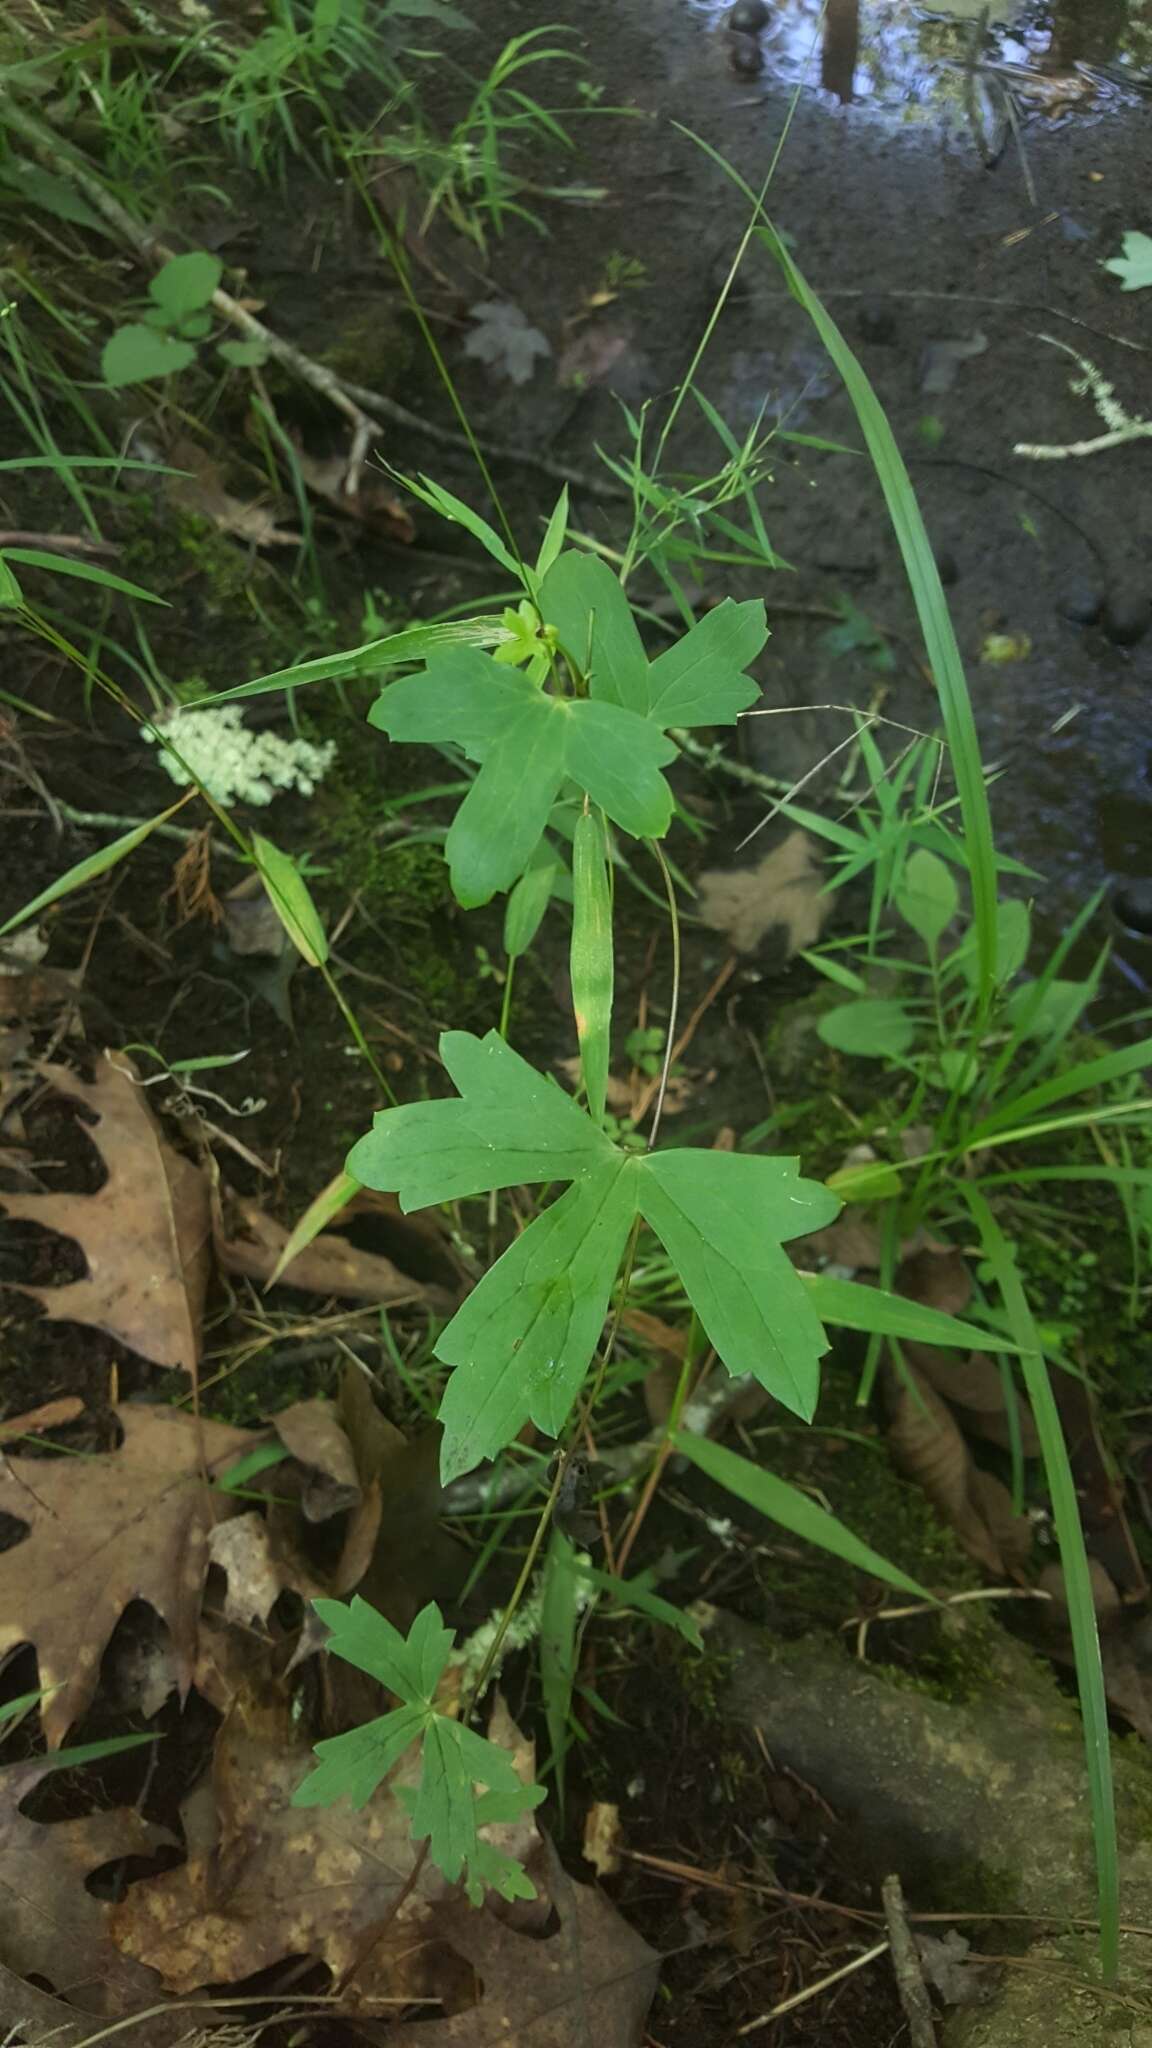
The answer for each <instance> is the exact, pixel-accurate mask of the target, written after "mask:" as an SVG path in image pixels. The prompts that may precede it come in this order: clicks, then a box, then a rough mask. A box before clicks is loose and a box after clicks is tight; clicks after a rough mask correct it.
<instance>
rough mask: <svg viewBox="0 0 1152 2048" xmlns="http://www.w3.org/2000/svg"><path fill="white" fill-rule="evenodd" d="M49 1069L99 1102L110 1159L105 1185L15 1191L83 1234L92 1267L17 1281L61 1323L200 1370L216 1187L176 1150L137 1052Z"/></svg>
mask: <svg viewBox="0 0 1152 2048" xmlns="http://www.w3.org/2000/svg"><path fill="white" fill-rule="evenodd" d="M37 1075H38V1078H39V1079H40V1080H41V1081H42V1082H44V1083H46V1084H47V1085H48V1086H49V1087H51V1088H53V1089H55V1090H57V1091H58V1092H59V1094H61V1095H63V1096H66V1097H68V1098H70V1099H71V1100H73V1101H75V1102H78V1103H79V1104H81V1105H82V1107H83V1108H84V1109H86V1110H87V1111H89V1112H90V1114H91V1115H92V1117H93V1118H94V1121H93V1123H92V1124H91V1125H90V1126H88V1127H87V1135H88V1137H89V1138H90V1139H91V1141H92V1143H93V1144H94V1145H95V1147H96V1150H97V1151H98V1152H99V1154H100V1157H101V1159H102V1160H103V1162H104V1165H105V1166H106V1168H107V1172H108V1177H107V1179H106V1180H105V1182H104V1185H103V1186H102V1187H100V1188H98V1189H97V1191H96V1193H95V1194H92V1195H83V1194H38V1193H37V1194H32V1193H28V1192H22V1193H20V1194H5V1195H4V1196H3V1197H2V1199H3V1204H4V1208H5V1209H6V1211H7V1213H8V1215H9V1216H15V1217H19V1218H20V1219H21V1220H23V1221H25V1222H31V1223H38V1224H41V1225H43V1226H44V1227H45V1228H46V1229H48V1230H55V1231H57V1232H59V1234H60V1235H61V1236H63V1237H70V1238H73V1239H74V1240H75V1241H76V1243H77V1244H78V1245H79V1246H80V1249H81V1250H82V1252H83V1254H84V1259H85V1263H86V1265H87V1268H88V1272H87V1276H86V1277H85V1278H84V1279H83V1280H71V1281H65V1282H63V1283H62V1284H61V1285H60V1286H57V1287H32V1286H28V1285H25V1284H23V1283H21V1282H16V1281H9V1282H8V1283H7V1284H8V1285H9V1286H19V1288H20V1291H21V1292H22V1293H24V1294H29V1295H31V1296H32V1297H33V1299H34V1300H36V1301H39V1302H40V1303H41V1304H42V1305H43V1307H44V1309H45V1311H46V1313H47V1315H48V1316H49V1317H50V1318H51V1319H52V1320H54V1321H67V1322H78V1323H91V1324H92V1325H93V1326H94V1327H95V1328H96V1329H98V1330H105V1331H107V1333H108V1335H109V1336H111V1337H115V1338H116V1339H117V1341H118V1342H119V1343H121V1344H125V1345H127V1347H128V1348H129V1350H131V1351H135V1352H138V1353H139V1355H140V1356H141V1357H142V1358H146V1359H149V1360H150V1361H151V1363H152V1364H153V1365H158V1366H165V1367H168V1368H170V1369H177V1368H179V1369H182V1370H183V1371H184V1372H187V1373H190V1374H195V1371H196V1364H197V1359H198V1356H199V1349H200V1322H201V1316H202V1314H203V1308H204V1294H205V1289H206V1287H207V1281H208V1264H209V1228H208V1191H207V1187H206V1184H205V1180H204V1175H203V1174H202V1172H201V1170H200V1168H199V1167H197V1166H194V1165H193V1164H192V1163H191V1161H189V1160H187V1159H185V1158H184V1156H183V1155H182V1154H181V1153H179V1152H176V1151H174V1150H173V1149H172V1147H171V1146H170V1145H169V1144H168V1143H167V1142H166V1140H165V1139H164V1137H163V1136H162V1134H161V1132H160V1128H159V1125H158V1124H157V1122H156V1120H155V1118H154V1117H153V1115H152V1111H151V1109H150V1108H149V1106H148V1101H147V1097H146V1096H145V1094H144V1091H143V1089H142V1088H140V1087H139V1086H138V1084H137V1082H136V1080H135V1078H134V1072H133V1069H132V1067H131V1064H130V1062H129V1061H128V1060H127V1058H126V1056H125V1055H123V1054H119V1055H118V1056H117V1059H116V1060H115V1061H113V1060H112V1059H110V1058H109V1057H108V1056H107V1054H104V1055H103V1056H102V1057H101V1059H100V1060H99V1062H98V1063H97V1067H96V1074H95V1078H94V1080H93V1081H91V1082H87V1081H82V1080H81V1079H80V1077H79V1075H78V1074H74V1073H73V1072H71V1070H70V1069H69V1068H67V1067H59V1066H42V1067H39V1068H38V1069H37Z"/></svg>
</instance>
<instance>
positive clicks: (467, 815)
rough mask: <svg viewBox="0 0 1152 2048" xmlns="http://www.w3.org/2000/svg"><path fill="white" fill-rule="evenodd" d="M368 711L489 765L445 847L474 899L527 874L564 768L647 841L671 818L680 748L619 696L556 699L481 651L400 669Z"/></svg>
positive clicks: (383, 722)
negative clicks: (670, 768) (673, 766)
mask: <svg viewBox="0 0 1152 2048" xmlns="http://www.w3.org/2000/svg"><path fill="white" fill-rule="evenodd" d="M561 559H563V557H562V558H561ZM369 718H370V722H371V723H372V724H373V725H375V726H377V727H378V728H379V729H380V731H382V732H386V733H387V734H388V735H389V737H390V738H391V739H393V740H398V741H413V740H417V741H418V740H423V741H428V742H430V743H432V744H433V745H442V744H444V743H445V742H446V741H450V740H451V741H455V743H456V744H457V745H458V746H461V747H463V748H464V751H465V752H466V753H467V754H469V755H470V756H471V758H472V759H473V760H477V761H480V762H481V763H482V766H481V769H480V773H479V775H478V776H477V777H476V780H475V782H474V783H473V785H472V788H471V789H470V790H469V792H468V795H467V796H466V797H465V799H464V802H463V803H462V804H461V806H460V809H459V810H458V811H457V813H456V816H455V818H454V819H453V821H452V826H451V829H450V831H449V833H448V839H447V843H446V847H445V851H446V853H447V855H448V861H449V865H450V868H451V873H452V887H453V890H454V892H455V895H456V898H457V900H458V901H459V902H460V903H462V904H464V905H465V906H466V907H467V908H470V909H474V908H476V907H477V906H478V905H479V904H481V903H487V902H488V901H489V900H490V899H491V897H493V896H494V895H495V894H496V892H497V890H499V889H508V888H511V886H512V884H513V882H515V881H516V879H517V877H518V876H519V875H520V874H522V873H523V871H524V869H525V867H526V866H527V864H528V860H529V858H530V856H531V855H532V853H533V851H534V850H535V848H536V846H537V845H538V844H539V840H540V835H541V833H542V832H543V830H544V827H545V825H546V824H547V822H548V817H549V814H550V812H551V809H552V806H553V803H554V802H555V800H556V795H557V792H558V790H559V788H560V785H561V783H562V782H563V780H564V778H565V776H570V777H571V778H572V779H573V781H575V782H576V783H578V784H579V786H580V788H581V789H583V790H586V791H587V792H588V794H589V795H590V796H591V797H592V799H593V800H594V802H596V803H598V804H599V805H600V806H601V808H602V809H603V810H605V811H607V813H608V815H609V817H610V818H612V819H613V820H614V821H615V822H616V824H618V825H620V826H621V827H622V828H623V830H624V831H625V832H631V833H633V834H635V835H636V837H638V838H659V837H660V836H661V835H662V834H663V833H664V832H666V831H667V829H668V826H669V824H670V822H671V818H672V792H671V790H670V789H669V787H668V784H667V782H666V781H665V780H664V777H663V775H662V774H661V773H660V770H661V768H663V767H665V766H666V765H667V764H668V762H670V761H673V760H674V759H675V758H676V748H675V745H674V744H673V742H672V741H671V740H669V739H666V738H665V736H664V734H663V733H662V732H660V731H659V729H658V728H657V727H656V726H654V725H652V724H650V723H649V721H648V720H646V719H643V718H640V717H638V716H637V715H636V714H635V713H634V712H631V711H624V710H621V708H620V706H619V705H617V704H604V703H594V702H592V701H590V700H583V701H574V700H572V699H569V698H563V697H547V696H545V695H544V693H543V691H542V690H540V689H539V688H538V687H537V685H536V684H535V683H533V682H531V681H530V680H529V678H528V677H527V676H525V675H521V674H518V673H517V672H516V671H515V670H513V669H509V668H505V667H502V666H501V664H500V663H499V662H496V661H493V660H491V659H490V658H489V657H488V656H487V655H484V654H481V653H479V652H478V651H477V650H475V649H468V648H460V649H456V650H455V651H453V652H451V653H448V654H445V655H443V656H441V657H440V658H438V659H437V660H434V661H432V662H430V663H429V665H428V667H427V668H426V669H425V670H424V671H423V673H422V674H420V675H414V676H404V677H402V678H401V680H400V681H399V682H397V683H393V684H392V685H391V686H390V688H388V689H386V690H385V691H384V692H383V693H382V695H381V696H380V697H379V698H378V700H377V702H376V704H375V705H374V706H373V708H372V711H371V712H370V714H369Z"/></svg>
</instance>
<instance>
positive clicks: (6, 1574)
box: [0, 1406, 260, 1748]
mask: <svg viewBox="0 0 1152 2048" xmlns="http://www.w3.org/2000/svg"><path fill="white" fill-rule="evenodd" d="M116 1412H117V1415H118V1417H119V1420H120V1423H121V1425H122V1427H123V1430H124V1441H123V1443H122V1444H121V1446H120V1449H119V1450H118V1451H110V1452H106V1453H104V1452H101V1453H98V1454H97V1455H96V1456H94V1457H91V1458H85V1459H84V1460H83V1462H80V1461H79V1460H77V1459H76V1458H9V1459H8V1461H7V1464H6V1467H5V1469H4V1472H3V1474H2V1475H0V1487H2V1491H0V1502H2V1503H3V1507H4V1511H5V1512H6V1513H7V1514H10V1515H12V1516H14V1517H15V1518H16V1519H17V1520H19V1521H21V1522H24V1523H26V1524H27V1527H28V1534H27V1536H26V1537H25V1538H24V1540H23V1541H22V1542H18V1543H16V1544H15V1545H13V1547H12V1548H11V1549H9V1550H5V1551H3V1552H2V1553H0V1659H3V1658H4V1657H5V1656H6V1655H7V1653H8V1651H9V1650H12V1649H14V1648H15V1647H16V1645H17V1644H18V1643H31V1644H32V1645H33V1647H34V1649H35V1651H36V1655H37V1658H38V1660H39V1665H40V1684H41V1685H42V1686H43V1687H45V1688H46V1689H47V1688H51V1690H50V1691H49V1694H48V1698H47V1699H45V1700H44V1702H43V1703H42V1706H41V1721H42V1725H43V1728H44V1734H45V1737H46V1738H47V1741H48V1744H49V1747H51V1748H56V1747H58V1745H59V1744H60V1743H61V1742H62V1741H63V1739H64V1736H65V1734H66V1733H67V1731H68V1729H69V1728H70V1727H71V1725H72V1723H73V1722H74V1721H77V1720H78V1719H79V1718H80V1716H81V1715H82V1714H83V1712H84V1710H85V1708H86V1707H87V1705H88V1703H89V1701H90V1700H91V1698H92V1695H93V1693H94V1691H95V1689H96V1681H97V1678H98V1677H99V1673H100V1659H101V1657H102V1656H103V1653H104V1650H105V1648H106V1647H107V1644H108V1640H109V1637H110V1636H111V1634H112V1631H113V1629H114V1628H115V1626H116V1623H117V1622H118V1621H119V1619H120V1616H121V1614H122V1613H123V1611H124V1609H125V1607H127V1605H128V1603H129V1601H130V1600H146V1601H147V1602H148V1604H149V1605H150V1606H151V1607H153V1608H154V1609H155V1611H156V1613H157V1614H158V1615H160V1617H161V1619H162V1620H163V1621H165V1622H166V1623H167V1625H168V1632H169V1636H170V1638H171V1648H172V1659H173V1665H174V1668H175V1671H176V1678H177V1684H178V1686H179V1689H180V1693H181V1695H182V1696H183V1695H184V1694H185V1693H186V1692H187V1690H188V1687H189V1685H190V1683H191V1677H192V1664H193V1659H194V1657H195V1653H196V1642H197V1633H198V1625H199V1616H200V1596H201V1591H202V1589H203V1584H204V1574H205V1571H206V1569H207V1563H208V1537H209V1533H210V1531H211V1529H212V1526H213V1524H214V1523H215V1522H216V1521H218V1520H220V1519H221V1517H222V1516H224V1515H226V1514H230V1513H232V1512H234V1505H235V1506H238V1505H239V1503H235V1504H233V1503H231V1502H229V1501H228V1500H227V1498H226V1496H222V1495H220V1494H218V1493H213V1492H212V1491H211V1490H210V1488H209V1487H208V1486H207V1485H206V1484H205V1477H204V1475H205V1472H206V1473H207V1476H208V1478H209V1480H211V1479H214V1478H217V1477H218V1476H219V1475H220V1474H221V1473H222V1472H223V1471H224V1470H225V1469H226V1468H227V1466H229V1465H230V1464H232V1462H233V1461H234V1459H236V1458H237V1457H239V1456H240V1454H241V1453H242V1452H244V1451H246V1450H248V1449H250V1448H251V1446H252V1445H253V1444H255V1443H257V1442H259V1441H260V1439H259V1438H258V1437H257V1436H255V1435H253V1434H252V1433H251V1432H250V1431H248V1430H243V1429H231V1428H229V1427H227V1425H226V1424H224V1423H222V1422H201V1423H199V1424H197V1423H196V1422H195V1421H194V1419H193V1418H192V1417H191V1416H190V1415H184V1414H182V1413H181V1412H180V1411H179V1410H178V1409H175V1408H151V1407H144V1406H141V1407H131V1406H126V1407H122V1408H119V1409H118V1410H117V1411H116ZM202 1460H203V1463H202Z"/></svg>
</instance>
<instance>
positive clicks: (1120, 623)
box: [1101, 585, 1152, 647]
mask: <svg viewBox="0 0 1152 2048" xmlns="http://www.w3.org/2000/svg"><path fill="white" fill-rule="evenodd" d="M1101 624H1102V625H1103V627H1104V631H1105V633H1106V634H1107V636H1108V638H1109V640H1111V642H1112V644H1113V646H1114V647H1135V645H1136V642H1137V641H1138V640H1142V639H1143V638H1144V635H1145V633H1146V632H1147V631H1148V628H1149V626H1152V598H1149V597H1146V596H1145V594H1144V592H1143V590H1141V589H1138V588H1136V589H1134V588H1133V587H1132V586H1131V585H1128V586H1127V587H1125V586H1124V585H1121V587H1120V589H1119V590H1114V591H1112V592H1111V593H1110V594H1109V597H1108V601H1107V603H1106V604H1105V606H1104V614H1103V618H1102V620H1101Z"/></svg>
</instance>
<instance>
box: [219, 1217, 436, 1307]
mask: <svg viewBox="0 0 1152 2048" xmlns="http://www.w3.org/2000/svg"><path fill="white" fill-rule="evenodd" d="M212 1229H213V1236H214V1240H215V1245H216V1257H217V1259H218V1260H219V1262H220V1265H221V1266H222V1267H223V1269H224V1271H225V1272H226V1273H239V1274H241V1275H243V1277H244V1278H245V1279H246V1280H255V1281H257V1282H260V1281H263V1282H265V1283H267V1282H268V1281H269V1280H270V1279H271V1276H272V1274H273V1273H274V1272H275V1270H276V1267H277V1265H278V1264H279V1260H280V1255H281V1253H282V1251H283V1249H284V1246H285V1245H286V1244H287V1242H288V1232H287V1231H286V1230H285V1229H284V1227H283V1225H282V1224H280V1223H277V1222H276V1221H275V1220H274V1219H273V1218H272V1217H271V1216H269V1215H268V1213H267V1211H266V1210H264V1209H262V1208H261V1207H260V1205H259V1203H257V1202H251V1201H248V1200H247V1199H246V1198H245V1197H243V1196H240V1195H235V1194H232V1193H230V1192H229V1193H228V1194H227V1195H226V1196H225V1197H224V1198H223V1199H222V1200H217V1201H216V1202H215V1203H214V1205H213V1216H212ZM276 1284H277V1286H279V1287H299V1288H300V1289H302V1290H303V1291H304V1292H305V1293H308V1294H335V1295H338V1296H340V1298H341V1299H342V1300H345V1301H373V1302H382V1303H387V1305H388V1306H389V1307H391V1308H398V1307H400V1306H402V1304H403V1303H405V1302H419V1303H420V1304H421V1305H422V1306H423V1307H425V1308H427V1309H429V1310H431V1311H432V1313H433V1314H438V1315H443V1314H445V1313H446V1312H450V1310H451V1309H452V1308H454V1307H455V1306H456V1304H455V1301H454V1299H453V1297H452V1296H451V1295H450V1294H449V1293H448V1291H447V1290H446V1289H445V1288H443V1287H440V1286H437V1285H436V1284H435V1283H434V1282H432V1281H423V1280H413V1279H411V1278H410V1276H409V1275H408V1274H407V1273H402V1272H401V1271H400V1269H399V1267H397V1266H394V1265H393V1264H392V1261H391V1259H386V1258H383V1257H381V1256H380V1254H379V1253H376V1252H362V1251H358V1250H357V1248H356V1246H355V1245H353V1244H350V1243H349V1242H348V1239H347V1238H345V1237H340V1236H338V1235H337V1233H336V1232H335V1231H327V1230H326V1231H322V1232H321V1233H320V1235H319V1237H314V1238H313V1240H312V1242H311V1244H310V1245H306V1246H305V1248H304V1250H303V1251H302V1252H299V1253H298V1254H297V1256H296V1257H295V1258H294V1259H293V1260H292V1261H291V1263H290V1264H289V1265H288V1266H286V1267H285V1269H284V1271H283V1272H282V1273H281V1274H280V1275H279V1276H278V1278H277V1282H276Z"/></svg>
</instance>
